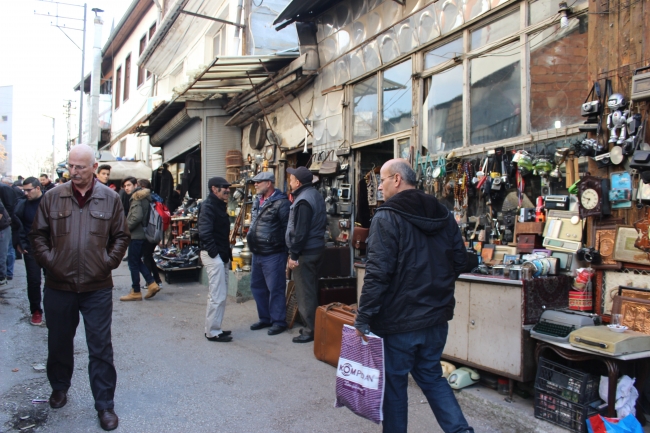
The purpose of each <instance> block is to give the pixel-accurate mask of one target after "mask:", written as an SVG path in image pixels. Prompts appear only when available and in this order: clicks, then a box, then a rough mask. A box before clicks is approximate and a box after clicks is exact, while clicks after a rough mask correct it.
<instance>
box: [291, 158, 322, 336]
mask: <svg viewBox="0 0 650 433" xmlns="http://www.w3.org/2000/svg"><path fill="white" fill-rule="evenodd" d="M287 173H289V185H290V186H291V191H292V194H293V197H294V201H293V204H292V205H291V207H290V208H289V209H290V210H289V222H288V223H287V233H286V235H285V241H286V243H287V248H288V249H289V262H288V265H289V269H291V270H292V271H293V280H294V282H295V284H296V299H297V301H298V311H299V312H300V317H301V318H302V322H303V323H304V324H305V326H304V328H302V329H301V330H300V335H299V336H297V337H294V338H293V340H292V341H293V342H294V343H308V342H310V341H314V326H315V322H316V309H317V308H318V270H319V267H320V262H321V258H322V257H323V251H324V250H325V228H326V226H327V214H326V213H325V200H324V199H323V196H322V195H321V194H320V193H319V192H318V191H317V190H316V188H314V187H313V182H312V180H313V177H314V176H313V174H312V173H311V171H309V170H308V169H307V168H306V167H297V168H289V169H287Z"/></svg>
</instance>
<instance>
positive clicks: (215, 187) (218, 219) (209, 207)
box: [198, 177, 232, 343]
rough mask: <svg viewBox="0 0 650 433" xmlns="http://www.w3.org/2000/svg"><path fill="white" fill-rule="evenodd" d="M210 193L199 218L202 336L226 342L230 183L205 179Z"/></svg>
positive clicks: (228, 337)
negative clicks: (204, 284) (204, 299)
mask: <svg viewBox="0 0 650 433" xmlns="http://www.w3.org/2000/svg"><path fill="white" fill-rule="evenodd" d="M208 189H209V191H210V192H209V193H208V196H207V197H206V199H205V200H204V201H203V203H202V204H201V208H200V210H199V218H198V229H199V243H200V245H201V262H202V263H203V266H205V270H206V271H207V273H208V306H207V310H206V313H205V338H207V339H208V340H210V341H216V342H219V343H227V342H229V341H232V336H231V335H230V331H224V330H223V329H221V322H222V321H223V315H224V313H225V311H226V296H227V295H228V267H229V264H230V260H231V259H232V252H231V251H230V219H229V218H228V212H227V211H226V207H227V203H228V198H229V197H230V183H228V181H227V180H226V179H224V178H223V177H213V178H212V179H210V180H209V181H208Z"/></svg>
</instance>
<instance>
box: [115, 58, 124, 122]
mask: <svg viewBox="0 0 650 433" xmlns="http://www.w3.org/2000/svg"><path fill="white" fill-rule="evenodd" d="M121 93H122V65H119V66H118V67H117V69H115V92H114V95H115V101H114V105H115V110H116V111H117V109H118V108H120V95H121Z"/></svg>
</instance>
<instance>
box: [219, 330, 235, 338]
mask: <svg viewBox="0 0 650 433" xmlns="http://www.w3.org/2000/svg"><path fill="white" fill-rule="evenodd" d="M230 334H232V331H221V334H219V335H223V336H225V337H227V336H228V335H230Z"/></svg>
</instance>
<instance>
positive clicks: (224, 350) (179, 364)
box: [0, 261, 565, 433]
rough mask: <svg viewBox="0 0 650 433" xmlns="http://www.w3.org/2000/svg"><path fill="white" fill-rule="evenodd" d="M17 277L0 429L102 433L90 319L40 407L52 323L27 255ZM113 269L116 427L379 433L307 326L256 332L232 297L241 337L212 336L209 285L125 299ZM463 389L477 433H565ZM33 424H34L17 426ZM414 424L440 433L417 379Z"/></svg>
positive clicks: (9, 304)
mask: <svg viewBox="0 0 650 433" xmlns="http://www.w3.org/2000/svg"><path fill="white" fill-rule="evenodd" d="M15 275H16V276H15V278H14V280H13V282H12V284H10V285H9V286H4V287H2V288H0V330H1V331H2V332H0V367H1V368H0V400H1V402H2V403H0V431H3V432H13V431H38V432H62V431H66V432H93V431H102V430H101V429H100V428H99V425H98V422H97V418H96V412H95V411H94V409H93V399H92V395H91V392H90V387H89V384H88V375H87V362H88V353H87V349H86V344H85V335H84V329H83V326H80V327H79V329H78V332H77V336H76V338H75V361H76V367H75V372H74V377H73V383H72V387H71V388H70V391H69V394H68V404H67V405H66V406H65V407H64V408H62V409H58V410H52V409H50V408H49V406H48V405H47V404H32V403H31V401H32V399H34V398H47V397H48V396H49V393H50V387H49V384H48V382H47V379H46V377H45V373H44V372H43V371H36V370H35V369H34V368H33V365H35V364H45V361H46V356H47V348H46V337H47V334H46V333H47V330H46V328H45V327H34V326H31V325H30V324H29V315H28V303H27V295H26V289H25V288H24V287H26V285H25V279H24V267H23V263H22V262H21V261H18V262H16V271H15ZM113 275H114V280H115V290H114V296H113V300H114V313H113V345H114V350H115V364H116V368H117V372H118V386H117V392H116V396H115V402H116V407H115V409H116V412H117V414H118V415H119V417H120V427H119V429H118V431H123V432H188V431H192V432H331V431H344V432H348V431H350V432H352V431H354V432H355V433H361V432H380V431H381V427H380V426H376V425H374V424H372V423H371V422H369V421H367V420H364V419H362V418H360V417H357V416H356V415H354V414H353V413H352V412H350V411H349V410H347V409H345V408H339V409H337V408H334V404H333V403H334V396H335V395H334V389H335V378H336V374H335V370H334V368H332V367H331V366H329V365H327V364H325V363H322V362H320V361H318V360H316V359H315V358H314V356H313V343H310V344H294V343H292V342H291V338H292V337H294V336H296V335H298V328H294V329H292V330H289V331H288V332H285V333H283V334H280V335H277V336H268V335H267V334H266V332H265V331H264V330H262V331H250V330H249V326H250V325H251V324H252V323H254V322H255V321H257V314H256V308H255V303H254V301H248V302H245V303H242V304H238V303H236V302H234V301H233V300H229V301H228V306H227V308H226V314H225V320H224V328H225V329H230V330H232V333H233V337H234V341H233V342H232V343H213V342H209V341H207V340H206V339H205V337H204V335H203V321H204V318H205V308H206V293H207V290H206V288H205V286H202V285H200V284H198V283H179V284H173V285H167V284H164V285H163V290H162V291H161V292H160V293H158V294H157V295H156V296H155V297H154V298H152V299H151V300H148V301H142V302H128V303H127V302H120V301H119V300H118V298H119V297H120V296H122V295H124V294H126V293H128V290H129V287H130V277H129V272H128V269H127V267H126V263H123V264H122V265H121V266H120V268H118V269H117V270H116V271H114V273H113ZM15 369H17V371H15V372H13V371H12V370H15ZM457 397H458V400H459V401H460V404H461V406H462V407H463V410H464V412H465V415H466V417H467V418H468V421H469V422H470V424H471V425H472V426H473V427H474V428H475V430H476V432H563V431H565V430H563V429H560V428H557V427H555V426H553V425H551V424H549V423H546V422H544V421H541V420H537V419H535V418H534V416H533V402H532V399H531V400H523V399H521V398H519V397H515V401H514V402H513V403H507V402H505V401H504V398H503V396H501V395H499V394H497V393H496V391H493V390H490V389H486V388H483V387H472V388H469V389H465V390H463V391H460V392H458V393H457ZM21 417H29V418H25V419H21ZM30 424H34V427H32V428H31V429H27V430H20V428H22V427H25V426H27V425H30ZM409 431H410V432H439V431H441V430H440V429H439V427H438V425H437V423H436V421H435V418H434V416H433V414H432V412H431V410H430V408H429V406H428V404H426V400H425V398H424V396H423V394H422V393H421V392H420V390H419V388H418V387H417V386H411V387H409Z"/></svg>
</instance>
